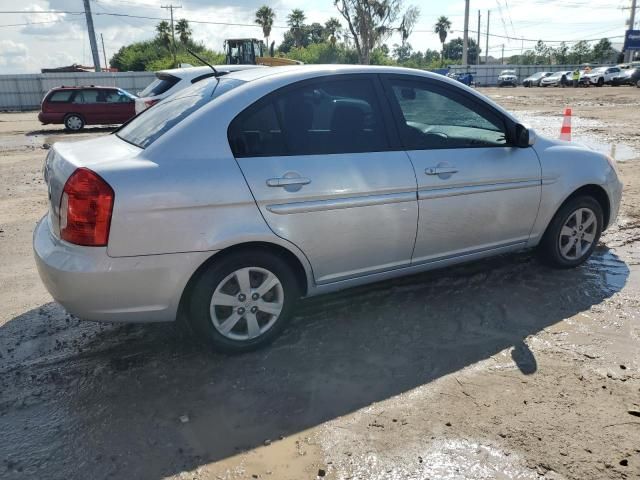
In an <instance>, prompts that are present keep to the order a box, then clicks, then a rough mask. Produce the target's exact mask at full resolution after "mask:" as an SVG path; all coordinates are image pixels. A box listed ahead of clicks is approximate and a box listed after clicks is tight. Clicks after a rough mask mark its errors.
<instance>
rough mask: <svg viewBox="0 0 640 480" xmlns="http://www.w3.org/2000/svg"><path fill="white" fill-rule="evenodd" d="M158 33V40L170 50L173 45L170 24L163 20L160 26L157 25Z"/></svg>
mask: <svg viewBox="0 0 640 480" xmlns="http://www.w3.org/2000/svg"><path fill="white" fill-rule="evenodd" d="M156 32H158V40H160V42H161V43H162V45H164V46H165V47H166V48H169V45H170V44H171V26H170V25H169V22H167V21H166V20H162V21H161V22H160V23H158V25H156Z"/></svg>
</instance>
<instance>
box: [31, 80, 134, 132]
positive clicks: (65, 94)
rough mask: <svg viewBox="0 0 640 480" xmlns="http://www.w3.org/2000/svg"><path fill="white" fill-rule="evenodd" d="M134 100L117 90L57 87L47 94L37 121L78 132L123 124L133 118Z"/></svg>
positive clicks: (122, 91) (89, 87)
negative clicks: (59, 125)
mask: <svg viewBox="0 0 640 480" xmlns="http://www.w3.org/2000/svg"><path fill="white" fill-rule="evenodd" d="M135 100H136V97H135V96H134V95H132V94H130V93H129V92H127V91H125V90H122V89H120V88H116V87H97V86H94V85H91V86H88V87H58V88H53V89H51V90H49V91H48V92H47V94H46V95H45V96H44V98H43V99H42V103H41V104H40V113H39V114H38V120H40V122H41V123H42V124H43V125H48V124H51V123H53V124H64V126H65V128H66V129H67V130H71V131H74V132H76V131H79V130H82V129H83V128H84V126H85V125H110V124H120V123H124V122H126V121H127V120H129V119H130V118H131V117H133V116H134V115H135V114H136V112H135V107H134V105H135Z"/></svg>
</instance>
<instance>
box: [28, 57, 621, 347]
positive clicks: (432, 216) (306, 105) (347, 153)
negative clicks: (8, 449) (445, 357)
mask: <svg viewBox="0 0 640 480" xmlns="http://www.w3.org/2000/svg"><path fill="white" fill-rule="evenodd" d="M365 107H366V108H365ZM470 151H473V154H470ZM616 172H617V170H616V166H615V163H614V161H613V160H612V159H611V158H610V157H608V156H607V155H604V154H602V153H599V152H596V151H594V150H591V149H588V148H586V147H581V146H580V145H578V144H573V143H569V142H563V141H561V140H553V139H547V138H543V137H540V136H538V135H537V134H536V133H535V132H534V131H533V130H530V129H528V128H527V127H525V126H524V125H522V124H521V123H520V122H519V121H518V120H517V119H516V118H515V117H514V116H513V115H511V114H510V113H508V112H507V111H506V110H504V109H503V108H502V107H500V106H499V105H497V104H496V103H494V102H493V101H491V100H490V99H488V98H487V97H485V96H483V95H481V94H480V93H478V92H476V91H475V90H473V89H471V88H469V87H466V86H465V85H462V84H461V83H460V82H457V81H454V80H451V79H448V78H446V77H444V76H441V75H437V74H433V73H430V72H424V71H419V70H413V69H405V68H397V67H382V66H379V67H374V66H360V65H313V66H312V65H309V66H305V67H304V68H300V67H278V68H277V69H266V68H265V69H254V70H250V71H244V72H236V73H231V74H229V75H227V76H225V77H222V78H220V79H209V80H205V81H202V82H200V83H198V84H196V85H193V86H192V87H190V88H188V89H186V90H184V91H182V92H179V93H178V94H176V95H174V96H173V97H171V98H170V99H167V100H166V101H164V102H161V103H160V104H158V105H156V106H154V107H153V108H152V109H151V110H150V111H148V112H146V113H144V114H142V115H140V116H138V117H136V118H134V119H133V120H132V121H131V122H129V123H128V124H127V125H125V126H124V127H122V128H121V129H120V130H118V131H117V132H116V133H115V134H114V135H107V136H104V137H100V138H96V139H91V140H87V141H82V142H75V143H62V142H58V143H56V144H54V146H53V147H52V149H51V150H50V151H49V154H48V156H47V159H46V162H45V167H44V175H45V180H46V183H47V186H48V192H49V195H48V198H49V200H48V201H49V213H48V214H47V215H46V216H45V217H44V218H43V219H42V220H41V221H40V222H39V223H38V225H37V226H36V229H35V232H34V237H33V242H34V252H35V258H36V263H37V266H38V271H39V273H40V277H41V278H42V280H43V282H44V284H45V285H46V287H47V289H48V290H49V292H51V294H52V295H53V297H54V298H55V299H56V300H58V301H59V302H60V303H61V304H62V305H63V306H64V307H65V308H66V309H67V310H68V311H69V312H70V313H72V314H75V315H77V316H78V317H80V318H84V319H89V320H102V321H120V322H123V321H125V322H131V321H172V320H175V319H176V318H177V317H178V318H181V319H182V318H185V319H187V321H188V322H189V323H190V324H191V325H192V326H193V328H194V329H195V330H196V332H198V333H199V337H201V338H203V339H207V341H209V342H210V344H211V345H212V346H213V347H215V348H217V349H220V350H224V351H228V352H240V351H247V350H250V349H254V348H256V347H259V346H262V345H264V344H266V343H267V342H269V341H271V340H272V339H274V338H275V337H276V336H277V335H278V334H279V333H280V332H282V330H283V329H284V328H285V325H286V323H287V320H288V319H289V317H290V316H291V314H292V312H293V311H294V308H295V304H296V302H297V300H298V299H299V298H300V297H301V296H302V297H310V296H314V295H319V294H322V293H327V292H331V291H335V290H340V289H344V288H348V287H352V286H356V285H362V284H367V283H370V282H376V281H380V280H384V279H389V278H393V277H397V276H401V275H407V274H411V273H416V272H420V271H424V270H429V269H434V268H439V267H444V266H448V265H452V264H456V263H461V262H466V261H470V260H477V259H479V258H483V257H488V256H491V255H496V254H502V253H506V252H512V251H517V250H521V249H524V248H533V247H537V248H538V249H539V251H540V254H541V256H542V258H543V259H545V261H547V262H548V263H549V264H551V265H553V266H555V267H559V268H571V267H576V266H578V265H580V264H582V263H583V262H584V261H586V260H587V259H588V258H589V256H590V255H591V253H592V252H593V250H594V248H595V247H596V245H597V243H598V239H599V237H600V234H601V232H602V231H603V230H604V229H606V228H607V226H608V225H610V224H612V223H613V222H614V220H615V218H616V215H617V212H618V207H619V205H620V199H621V195H622V184H621V183H620V181H619V180H618V176H617V173H616ZM416 175H417V176H416ZM505 296H508V291H507V290H505Z"/></svg>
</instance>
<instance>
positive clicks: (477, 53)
mask: <svg viewBox="0 0 640 480" xmlns="http://www.w3.org/2000/svg"><path fill="white" fill-rule="evenodd" d="M476 65H480V10H478V41H477V43H476Z"/></svg>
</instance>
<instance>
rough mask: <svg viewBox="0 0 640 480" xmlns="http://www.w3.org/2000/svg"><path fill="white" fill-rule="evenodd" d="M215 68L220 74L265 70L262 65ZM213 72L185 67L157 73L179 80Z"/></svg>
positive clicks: (157, 73) (208, 68) (215, 66)
mask: <svg viewBox="0 0 640 480" xmlns="http://www.w3.org/2000/svg"><path fill="white" fill-rule="evenodd" d="M213 67H214V68H215V69H216V70H218V71H220V72H236V71H242V70H252V69H260V68H265V67H264V66H262V65H213ZM209 72H211V68H210V67H185V68H172V69H170V70H160V71H158V72H156V76H158V75H172V76H174V77H178V78H186V79H190V78H195V77H198V76H200V75H204V74H206V73H209Z"/></svg>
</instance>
